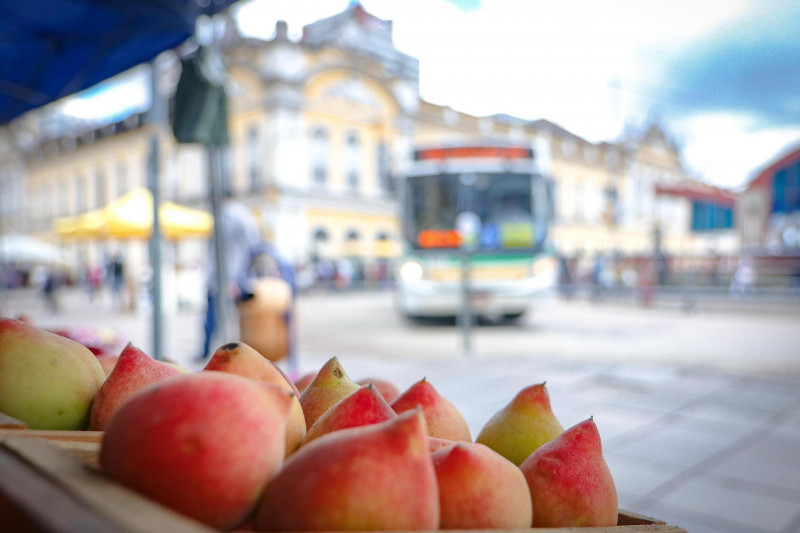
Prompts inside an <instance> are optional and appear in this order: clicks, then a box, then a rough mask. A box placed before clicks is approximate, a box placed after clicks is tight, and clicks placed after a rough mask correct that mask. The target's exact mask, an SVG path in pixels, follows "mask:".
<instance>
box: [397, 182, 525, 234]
mask: <svg viewBox="0 0 800 533" xmlns="http://www.w3.org/2000/svg"><path fill="white" fill-rule="evenodd" d="M406 184H407V185H406V186H407V190H406V204H405V210H406V212H405V214H404V234H405V238H406V240H407V243H408V244H409V245H410V246H411V247H413V248H416V249H422V248H456V247H458V246H459V243H460V239H459V237H458V234H457V232H456V216H457V215H458V214H459V213H461V212H464V211H471V212H474V213H475V214H477V215H478V217H479V218H480V221H481V228H480V232H479V236H478V242H477V247H478V249H481V250H503V249H507V248H530V247H533V246H535V245H536V244H537V243H536V218H535V215H536V213H535V211H534V202H533V200H534V198H533V176H532V175H530V174H511V173H499V174H495V173H473V174H437V175H433V176H416V177H410V178H408V180H407V182H406Z"/></svg>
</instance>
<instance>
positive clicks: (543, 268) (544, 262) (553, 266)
mask: <svg viewBox="0 0 800 533" xmlns="http://www.w3.org/2000/svg"><path fill="white" fill-rule="evenodd" d="M556 270H558V260H557V259H556V258H555V257H545V258H542V259H539V260H538V261H536V262H535V263H534V264H533V275H534V276H552V275H554V274H555V273H556Z"/></svg>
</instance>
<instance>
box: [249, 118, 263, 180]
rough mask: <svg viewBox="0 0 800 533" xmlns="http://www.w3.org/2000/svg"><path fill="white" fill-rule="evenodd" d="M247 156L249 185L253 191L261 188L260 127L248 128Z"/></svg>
mask: <svg viewBox="0 0 800 533" xmlns="http://www.w3.org/2000/svg"><path fill="white" fill-rule="evenodd" d="M245 145H246V148H245V152H246V153H245V157H246V158H247V185H248V188H249V189H250V190H251V191H258V190H260V189H261V185H262V184H261V165H260V160H259V149H258V127H257V126H250V128H249V129H248V130H247V141H246V144H245Z"/></svg>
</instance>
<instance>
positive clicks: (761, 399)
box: [708, 378, 800, 412]
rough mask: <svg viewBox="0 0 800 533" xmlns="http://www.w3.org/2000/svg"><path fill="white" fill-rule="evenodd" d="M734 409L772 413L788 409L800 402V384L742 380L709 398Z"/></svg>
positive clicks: (795, 382)
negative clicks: (754, 409)
mask: <svg viewBox="0 0 800 533" xmlns="http://www.w3.org/2000/svg"><path fill="white" fill-rule="evenodd" d="M708 400H709V401H713V402H715V403H719V404H721V405H725V406H729V407H733V408H752V407H758V408H760V409H763V410H768V411H771V412H775V411H780V410H785V409H788V408H789V407H790V406H793V405H795V404H796V403H797V402H798V400H800V382H798V381H794V380H792V381H786V382H782V381H778V380H774V381H767V380H763V379H753V378H742V379H741V380H739V381H737V382H736V383H733V384H731V386H730V387H728V388H727V389H724V390H719V391H717V392H715V393H714V394H712V395H711V396H709V397H708Z"/></svg>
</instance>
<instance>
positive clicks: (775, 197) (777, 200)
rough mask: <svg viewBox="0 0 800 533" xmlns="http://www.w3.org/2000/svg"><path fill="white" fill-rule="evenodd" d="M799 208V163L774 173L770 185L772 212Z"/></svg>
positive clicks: (791, 210) (787, 211)
mask: <svg viewBox="0 0 800 533" xmlns="http://www.w3.org/2000/svg"><path fill="white" fill-rule="evenodd" d="M797 210H800V163H798V164H797V165H796V166H794V167H788V168H782V169H780V170H779V171H778V172H776V173H775V178H774V179H773V186H772V212H773V213H791V212H793V211H797Z"/></svg>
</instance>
